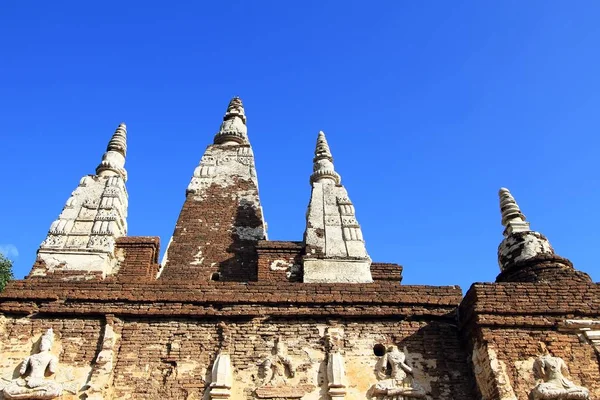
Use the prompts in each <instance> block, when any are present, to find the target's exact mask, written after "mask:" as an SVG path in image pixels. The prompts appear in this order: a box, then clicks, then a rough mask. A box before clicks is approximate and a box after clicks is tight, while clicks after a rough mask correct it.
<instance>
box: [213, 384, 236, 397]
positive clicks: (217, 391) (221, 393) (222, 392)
mask: <svg viewBox="0 0 600 400" xmlns="http://www.w3.org/2000/svg"><path fill="white" fill-rule="evenodd" d="M230 397H231V388H228V387H217V386H213V387H211V388H210V398H211V399H228V398H230Z"/></svg>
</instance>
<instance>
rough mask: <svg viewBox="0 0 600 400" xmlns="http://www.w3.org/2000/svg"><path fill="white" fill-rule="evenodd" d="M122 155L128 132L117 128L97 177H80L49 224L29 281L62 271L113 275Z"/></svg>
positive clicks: (122, 219) (121, 220)
mask: <svg viewBox="0 0 600 400" xmlns="http://www.w3.org/2000/svg"><path fill="white" fill-rule="evenodd" d="M126 153H127V128H126V127H125V124H123V123H122V124H120V125H119V126H118V127H117V129H116V131H115V133H114V134H113V135H112V138H111V139H110V141H109V142H108V146H107V147H106V152H105V153H104V155H103V156H102V161H101V162H100V165H98V167H97V168H96V175H86V176H84V177H83V178H81V180H80V181H79V186H78V187H77V188H76V189H75V190H74V191H73V192H72V193H71V197H69V199H68V200H67V202H66V204H65V207H64V208H63V210H62V212H61V213H60V215H59V216H58V218H57V219H56V220H55V221H54V222H52V224H51V225H50V230H49V231H48V235H47V236H46V239H45V240H44V241H43V242H42V244H41V245H40V248H39V249H38V257H37V261H38V262H36V265H35V266H34V268H33V269H32V271H31V273H30V275H31V276H39V275H48V274H52V273H53V272H54V271H56V270H62V271H68V272H69V274H71V277H72V278H73V279H75V278H77V279H79V278H81V277H84V276H98V275H99V276H102V277H105V276H107V275H110V274H112V273H113V272H114V270H115V266H116V265H117V260H116V255H115V244H116V240H117V239H118V238H120V237H122V236H126V235H127V204H128V199H127V189H126V187H125V181H126V180H127V172H126V171H125V168H124V167H125V154H126Z"/></svg>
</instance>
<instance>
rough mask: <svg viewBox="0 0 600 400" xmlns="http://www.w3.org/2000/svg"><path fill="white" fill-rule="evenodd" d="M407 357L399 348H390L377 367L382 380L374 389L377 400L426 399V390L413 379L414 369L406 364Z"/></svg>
mask: <svg viewBox="0 0 600 400" xmlns="http://www.w3.org/2000/svg"><path fill="white" fill-rule="evenodd" d="M405 361H406V355H405V354H404V353H403V352H402V351H400V350H399V349H398V346H394V345H392V346H390V347H389V348H388V350H387V352H386V353H385V354H384V355H383V356H381V357H380V359H379V361H378V362H377V365H376V367H375V370H376V374H377V378H378V379H380V381H379V382H378V383H376V384H375V385H374V387H373V394H374V395H375V396H376V398H377V399H382V400H383V399H385V400H405V399H424V398H425V397H426V393H425V390H424V389H423V388H422V387H421V385H419V384H418V383H417V382H416V381H415V380H414V377H413V369H412V368H411V367H409V366H408V365H407V364H406V362H405Z"/></svg>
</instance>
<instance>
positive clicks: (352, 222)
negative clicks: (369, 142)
mask: <svg viewBox="0 0 600 400" xmlns="http://www.w3.org/2000/svg"><path fill="white" fill-rule="evenodd" d="M310 183H311V186H312V192H311V195H310V203H309V205H308V211H307V213H306V230H305V232H304V242H305V244H306V254H305V255H304V257H303V267H304V279H303V280H304V282H343V283H365V282H372V281H373V278H372V276H371V269H370V266H371V258H370V257H369V254H368V253H367V249H366V247H365V241H364V239H363V235H362V230H361V228H360V225H359V223H358V220H357V219H356V214H355V209H354V205H353V204H352V201H350V198H349V197H348V192H347V191H346V188H344V186H342V184H341V178H340V175H339V174H338V173H337V172H336V171H335V168H334V165H333V156H332V155H331V151H330V150H329V145H328V144H327V139H326V138H325V134H324V133H323V132H319V135H318V137H317V146H316V149H315V158H314V159H313V173H312V175H311V177H310Z"/></svg>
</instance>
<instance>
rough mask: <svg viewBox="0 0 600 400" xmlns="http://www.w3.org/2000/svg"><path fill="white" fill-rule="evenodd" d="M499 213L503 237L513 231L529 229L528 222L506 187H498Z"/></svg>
mask: <svg viewBox="0 0 600 400" xmlns="http://www.w3.org/2000/svg"><path fill="white" fill-rule="evenodd" d="M498 196H499V197H500V213H501V214H502V225H504V228H505V229H504V237H507V236H508V235H510V234H511V233H513V232H526V231H529V230H530V229H529V222H527V221H526V218H525V215H524V214H523V213H522V212H521V209H520V208H519V205H518V204H517V202H516V200H515V198H514V197H513V195H512V194H511V193H510V190H508V189H507V188H500V191H499V192H498Z"/></svg>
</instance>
